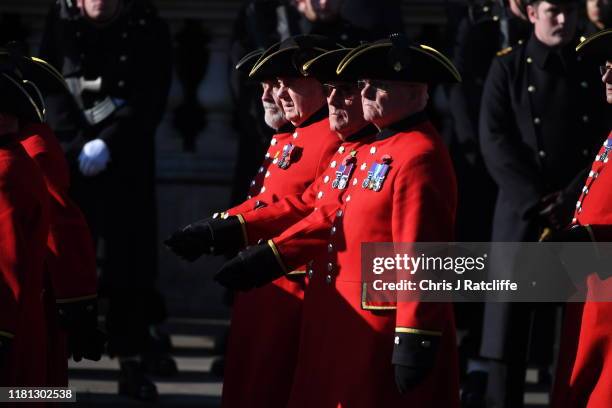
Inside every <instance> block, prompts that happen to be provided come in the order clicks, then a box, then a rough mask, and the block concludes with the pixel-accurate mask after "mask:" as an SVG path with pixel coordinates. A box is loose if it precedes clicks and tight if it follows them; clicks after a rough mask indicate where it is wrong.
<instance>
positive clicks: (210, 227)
mask: <svg viewBox="0 0 612 408" xmlns="http://www.w3.org/2000/svg"><path fill="white" fill-rule="evenodd" d="M164 244H165V245H166V247H168V249H170V250H171V251H172V252H174V253H175V254H176V255H177V256H179V257H180V258H183V259H184V260H186V261H189V262H193V261H195V260H196V259H198V258H199V257H201V256H202V255H204V254H213V255H220V254H223V253H225V252H230V251H238V250H239V249H240V248H243V247H244V245H245V242H244V237H243V235H242V226H241V224H240V220H239V219H238V217H236V216H231V217H228V218H205V219H203V220H200V221H197V222H194V223H193V224H189V225H187V226H186V227H184V228H182V229H180V230H178V231H176V232H174V233H173V234H172V235H171V236H170V238H168V239H166V240H165V241H164Z"/></svg>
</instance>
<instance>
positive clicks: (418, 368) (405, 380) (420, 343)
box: [391, 332, 440, 394]
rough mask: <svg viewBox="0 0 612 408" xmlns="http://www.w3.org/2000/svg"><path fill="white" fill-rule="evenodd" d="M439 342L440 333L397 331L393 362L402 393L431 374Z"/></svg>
mask: <svg viewBox="0 0 612 408" xmlns="http://www.w3.org/2000/svg"><path fill="white" fill-rule="evenodd" d="M439 342H440V336H438V335H430V334H415V333H402V332H396V333H395V346H394V347H393V357H392V359H391V363H392V364H393V366H394V370H395V385H396V386H397V389H398V391H399V392H400V394H404V393H405V392H406V391H408V390H410V389H411V388H412V387H414V386H416V385H417V384H419V383H420V382H421V381H423V380H424V379H425V377H426V376H427V374H429V371H430V370H431V368H432V367H433V365H434V363H435V359H436V355H437V352H438V344H439Z"/></svg>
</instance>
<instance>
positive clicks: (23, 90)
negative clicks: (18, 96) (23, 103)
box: [1, 72, 44, 122]
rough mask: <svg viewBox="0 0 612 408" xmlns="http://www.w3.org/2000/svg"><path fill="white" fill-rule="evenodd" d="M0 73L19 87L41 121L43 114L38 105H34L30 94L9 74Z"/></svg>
mask: <svg viewBox="0 0 612 408" xmlns="http://www.w3.org/2000/svg"><path fill="white" fill-rule="evenodd" d="M1 74H2V76H4V77H5V78H7V79H8V80H9V81H10V82H12V83H13V84H14V85H15V86H16V87H17V89H19V90H20V91H21V92H22V93H23V94H24V95H25V97H26V98H27V100H28V102H30V104H31V105H32V107H33V108H34V111H35V113H36V116H38V119H39V120H40V121H41V122H43V121H44V116H43V114H42V112H41V111H40V109H38V105H36V102H34V99H32V97H31V96H30V94H29V93H28V92H27V91H26V90H25V89H24V88H23V86H22V85H21V84H19V83H18V82H17V81H15V80H14V79H13V78H11V76H10V75H7V74H5V73H4V72H2V73H1Z"/></svg>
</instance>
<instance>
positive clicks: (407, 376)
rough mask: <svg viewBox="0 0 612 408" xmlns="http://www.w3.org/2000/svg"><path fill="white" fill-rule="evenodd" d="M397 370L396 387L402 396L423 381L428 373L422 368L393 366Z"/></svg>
mask: <svg viewBox="0 0 612 408" xmlns="http://www.w3.org/2000/svg"><path fill="white" fill-rule="evenodd" d="M393 368H394V370H395V386H396V387H397V390H398V391H399V392H400V394H405V393H406V392H407V391H408V390H409V389H411V388H412V387H414V386H415V385H417V384H418V383H420V382H421V381H423V378H425V376H426V375H427V371H428V370H425V369H423V368H422V367H408V366H403V365H399V364H395V365H394V366H393Z"/></svg>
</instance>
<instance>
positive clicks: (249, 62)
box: [234, 49, 264, 74]
mask: <svg viewBox="0 0 612 408" xmlns="http://www.w3.org/2000/svg"><path fill="white" fill-rule="evenodd" d="M263 53H264V50H263V49H257V50H253V51H251V52H249V53H248V54H246V55H245V56H244V57H242V58H240V61H238V63H237V64H236V66H235V67H234V68H236V70H238V71H240V72H244V73H245V74H248V73H249V72H251V70H252V69H253V66H254V65H255V63H256V62H257V60H258V59H259V57H261V54H263Z"/></svg>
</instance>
